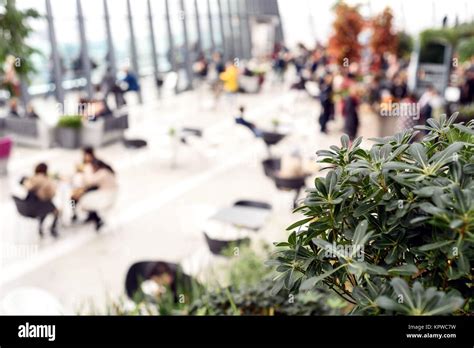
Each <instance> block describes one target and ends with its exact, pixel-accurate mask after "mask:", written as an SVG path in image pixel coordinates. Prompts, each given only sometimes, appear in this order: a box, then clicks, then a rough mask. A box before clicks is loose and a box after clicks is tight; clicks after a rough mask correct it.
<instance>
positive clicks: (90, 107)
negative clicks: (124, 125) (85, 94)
mask: <svg viewBox="0 0 474 348" xmlns="http://www.w3.org/2000/svg"><path fill="white" fill-rule="evenodd" d="M79 113H80V114H81V115H82V116H83V117H84V118H85V119H87V120H88V121H90V122H95V121H97V119H99V118H100V117H107V116H112V111H111V110H110V109H109V107H108V106H107V104H106V103H105V101H104V100H98V99H85V98H81V99H80V100H79Z"/></svg>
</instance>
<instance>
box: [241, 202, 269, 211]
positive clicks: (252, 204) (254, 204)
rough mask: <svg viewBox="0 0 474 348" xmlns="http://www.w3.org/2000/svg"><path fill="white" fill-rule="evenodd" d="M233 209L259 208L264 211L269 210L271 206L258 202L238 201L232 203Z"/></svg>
mask: <svg viewBox="0 0 474 348" xmlns="http://www.w3.org/2000/svg"><path fill="white" fill-rule="evenodd" d="M234 206H235V207H253V208H260V209H265V210H271V209H272V206H271V204H268V203H265V202H259V201H251V200H240V201H237V202H235V203H234Z"/></svg>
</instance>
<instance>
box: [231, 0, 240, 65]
mask: <svg viewBox="0 0 474 348" xmlns="http://www.w3.org/2000/svg"><path fill="white" fill-rule="evenodd" d="M228 1H229V9H230V25H231V26H232V34H233V42H234V56H236V57H240V58H242V41H241V32H240V19H239V0H228Z"/></svg>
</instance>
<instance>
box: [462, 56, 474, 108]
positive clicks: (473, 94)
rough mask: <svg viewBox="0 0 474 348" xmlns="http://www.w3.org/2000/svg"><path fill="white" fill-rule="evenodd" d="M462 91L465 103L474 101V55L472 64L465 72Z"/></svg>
mask: <svg viewBox="0 0 474 348" xmlns="http://www.w3.org/2000/svg"><path fill="white" fill-rule="evenodd" d="M461 91H462V102H463V103H464V104H470V103H472V102H474V56H472V57H471V61H470V65H469V66H468V67H467V69H466V70H465V72H464V84H463V85H462V87H461Z"/></svg>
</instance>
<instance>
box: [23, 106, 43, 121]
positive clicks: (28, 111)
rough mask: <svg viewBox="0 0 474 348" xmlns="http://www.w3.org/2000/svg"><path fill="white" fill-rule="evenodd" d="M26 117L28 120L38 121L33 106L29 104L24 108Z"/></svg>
mask: <svg viewBox="0 0 474 348" xmlns="http://www.w3.org/2000/svg"><path fill="white" fill-rule="evenodd" d="M25 116H26V117H28V118H33V119H39V118H40V117H39V115H38V114H37V113H36V111H35V109H34V107H33V105H32V104H31V103H28V105H27V106H26V115H25Z"/></svg>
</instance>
